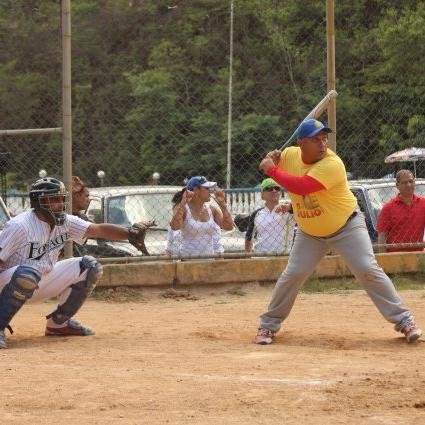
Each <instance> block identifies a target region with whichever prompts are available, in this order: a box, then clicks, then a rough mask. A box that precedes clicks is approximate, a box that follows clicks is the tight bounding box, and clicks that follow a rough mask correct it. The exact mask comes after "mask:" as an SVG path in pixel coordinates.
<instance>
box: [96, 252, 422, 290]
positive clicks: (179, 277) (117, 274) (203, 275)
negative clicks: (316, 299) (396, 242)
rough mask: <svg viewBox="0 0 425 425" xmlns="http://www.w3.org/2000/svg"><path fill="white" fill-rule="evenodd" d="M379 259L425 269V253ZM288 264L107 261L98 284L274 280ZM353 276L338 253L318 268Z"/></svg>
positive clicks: (320, 273) (403, 269)
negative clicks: (126, 262)
mask: <svg viewBox="0 0 425 425" xmlns="http://www.w3.org/2000/svg"><path fill="white" fill-rule="evenodd" d="M376 258H377V260H378V263H379V264H380V265H381V266H382V267H383V269H384V270H385V271H386V272H387V273H390V274H393V273H412V272H424V271H425V253H424V252H408V253H390V254H377V256H376ZM286 263H287V257H269V258H247V259H232V260H224V259H220V260H209V261H169V262H168V261H164V262H159V261H156V262H154V261H153V262H141V263H131V264H104V274H103V277H102V279H101V281H100V283H99V285H98V286H102V287H111V286H122V285H125V286H142V287H144V286H173V285H195V284H219V283H245V282H256V281H257V282H261V281H273V280H276V279H277V277H278V276H279V274H280V273H281V272H282V270H283V269H284V267H285V266H286ZM350 275H351V273H350V271H349V270H348V268H347V267H346V265H345V263H344V261H343V260H342V259H341V258H340V257H339V256H338V255H335V256H327V257H325V258H323V260H322V261H321V262H320V263H319V265H318V267H317V268H316V271H315V276H317V277H339V276H350Z"/></svg>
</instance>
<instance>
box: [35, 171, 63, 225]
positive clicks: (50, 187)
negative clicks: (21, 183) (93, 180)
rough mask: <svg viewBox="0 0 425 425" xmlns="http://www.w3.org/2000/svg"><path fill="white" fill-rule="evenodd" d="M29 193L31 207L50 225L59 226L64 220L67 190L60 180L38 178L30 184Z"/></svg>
mask: <svg viewBox="0 0 425 425" xmlns="http://www.w3.org/2000/svg"><path fill="white" fill-rule="evenodd" d="M29 195H30V202H31V208H34V210H35V211H37V212H40V213H41V214H42V215H43V217H44V218H45V219H46V220H47V221H48V222H49V223H50V224H51V225H52V226H61V225H62V224H63V223H64V222H65V218H66V212H65V211H66V203H67V192H66V188H65V185H64V184H63V183H62V182H61V181H60V180H58V179H54V178H52V177H44V178H43V179H39V180H37V181H36V182H35V183H34V184H33V185H32V186H31V190H30V193H29ZM52 206H54V208H53V209H52Z"/></svg>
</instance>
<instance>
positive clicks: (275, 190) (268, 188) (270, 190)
mask: <svg viewBox="0 0 425 425" xmlns="http://www.w3.org/2000/svg"><path fill="white" fill-rule="evenodd" d="M281 190H282V189H281V188H280V187H278V186H271V187H267V188H266V189H264V192H280V191H281Z"/></svg>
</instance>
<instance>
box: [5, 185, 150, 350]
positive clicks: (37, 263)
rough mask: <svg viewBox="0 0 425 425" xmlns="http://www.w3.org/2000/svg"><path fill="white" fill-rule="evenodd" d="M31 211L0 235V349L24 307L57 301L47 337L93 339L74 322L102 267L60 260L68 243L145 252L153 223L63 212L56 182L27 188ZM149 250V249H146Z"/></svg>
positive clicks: (61, 188)
mask: <svg viewBox="0 0 425 425" xmlns="http://www.w3.org/2000/svg"><path fill="white" fill-rule="evenodd" d="M29 196H30V201H31V208H32V209H31V210H30V211H25V212H23V213H21V214H19V215H17V216H16V217H14V218H12V219H11V220H10V221H8V222H7V223H6V225H5V227H4V229H3V231H2V232H1V234H0V349H1V348H7V342H6V336H5V329H6V328H7V329H9V331H10V332H11V333H12V328H11V327H10V322H11V320H12V318H13V317H14V316H15V314H16V313H17V312H18V311H19V310H20V309H21V307H22V306H23V305H24V304H25V303H26V302H29V303H36V302H39V303H41V302H43V301H46V300H48V299H50V298H53V297H58V299H59V304H58V306H57V308H56V309H55V310H54V311H53V312H51V313H50V314H48V315H47V316H46V319H47V323H46V330H45V335H48V336H70V335H78V336H85V335H93V334H94V332H93V331H92V330H91V329H90V328H88V327H86V326H84V325H82V324H81V323H79V322H78V321H77V320H75V319H74V315H75V314H76V313H77V312H78V310H79V309H80V308H81V306H82V305H83V303H84V302H85V300H86V299H87V297H88V296H89V295H90V293H91V292H92V291H93V289H94V287H95V286H96V283H97V282H98V280H99V279H100V277H101V276H102V266H101V264H100V263H99V262H98V261H97V260H96V259H95V258H93V257H91V256H88V255H84V256H82V257H73V258H68V259H65V260H62V261H58V257H59V252H60V250H61V249H62V247H63V246H64V244H65V242H66V241H68V240H72V241H76V242H77V243H80V244H81V243H83V241H84V240H85V239H87V238H103V239H111V240H125V239H128V240H129V241H130V242H131V243H132V244H133V245H135V246H136V247H137V248H138V249H140V250H142V251H146V247H145V244H144V237H145V233H146V230H147V229H148V227H149V226H151V225H152V224H153V223H137V224H135V225H133V226H132V227H130V228H126V227H122V226H117V225H114V224H106V223H103V224H94V223H90V222H88V221H85V220H82V219H81V218H79V217H76V216H74V215H70V214H66V212H65V211H66V203H67V197H68V194H67V193H66V190H65V185H64V184H63V183H62V182H61V181H59V180H57V179H54V178H51V177H45V178H43V179H40V180H37V181H36V182H35V183H34V184H33V185H32V187H31V190H30V193H29ZM146 252H147V251H146Z"/></svg>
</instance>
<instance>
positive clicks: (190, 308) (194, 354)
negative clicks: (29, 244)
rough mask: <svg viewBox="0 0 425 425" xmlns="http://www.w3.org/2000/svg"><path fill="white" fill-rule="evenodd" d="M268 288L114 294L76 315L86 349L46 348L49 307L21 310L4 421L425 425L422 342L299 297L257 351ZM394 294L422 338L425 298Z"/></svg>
mask: <svg viewBox="0 0 425 425" xmlns="http://www.w3.org/2000/svg"><path fill="white" fill-rule="evenodd" d="M271 288H272V287H271V286H267V287H261V286H258V285H254V284H252V285H247V286H246V287H243V288H241V289H238V288H233V289H229V287H227V288H220V289H207V288H203V289H197V290H192V292H190V293H188V292H174V293H173V292H170V291H159V290H143V291H142V293H141V294H142V295H141V296H139V297H138V299H137V302H126V303H122V302H117V300H119V297H118V298H117V294H118V295H119V292H117V293H114V292H113V291H112V292H110V293H109V296H108V293H107V297H106V298H107V300H106V301H105V300H104V301H99V300H90V301H88V302H87V303H86V305H85V306H84V307H83V309H82V311H81V313H80V315H79V319H80V320H81V321H84V323H87V324H90V325H91V326H93V328H94V329H95V330H96V335H95V336H92V337H83V338H79V337H69V338H55V337H50V338H48V337H44V336H43V329H44V318H43V317H44V315H45V314H47V313H48V312H50V311H51V310H52V308H53V306H54V305H53V304H52V303H47V304H43V305H34V306H33V305H28V306H25V307H24V309H23V311H21V312H20V314H19V315H18V316H17V317H16V319H15V320H14V323H13V326H14V330H15V334H14V335H13V336H11V337H10V338H9V346H10V349H9V350H2V351H0V360H1V369H0V380H1V381H0V382H1V391H0V395H1V404H0V417H1V423H2V424H4V425H6V424H19V425H23V424H37V425H38V424H57V423H60V424H80V425H86V424H149V425H150V424H167V423H168V424H211V425H212V424H226V425H229V424H278V423H279V424H297V425H298V424H318V425H321V424H344V425H347V424H391V425H393V424H397V425H403V424H406V425H407V424H409V425H411V424H424V423H425V368H424V363H425V341H419V342H417V343H415V344H411V345H408V344H406V343H405V342H404V340H403V339H402V338H401V337H400V336H399V334H397V333H395V332H394V331H393V330H392V327H391V325H390V324H388V323H387V322H385V321H384V320H383V319H382V318H381V317H380V316H379V314H378V312H377V311H376V309H375V308H374V306H373V305H372V303H371V301H370V300H369V298H368V297H367V296H366V295H365V294H364V292H363V291H349V292H344V293H330V294H329V293H327V294H306V293H303V294H301V295H300V296H299V298H298V300H297V303H296V305H295V307H294V310H293V313H292V315H291V316H290V318H289V320H288V322H287V324H286V327H285V331H284V332H281V333H280V334H279V335H278V337H277V340H276V344H274V345H272V346H256V345H254V344H252V342H251V341H252V338H253V336H254V333H255V328H256V325H257V318H258V315H259V314H260V313H261V312H263V310H264V307H265V305H266V303H267V301H268V299H269V296H270V291H271ZM401 294H402V297H403V299H404V300H405V302H406V304H407V305H408V306H409V307H410V308H412V309H413V310H414V311H415V313H416V317H417V319H418V321H419V322H420V323H421V324H422V326H425V309H424V304H425V290H418V291H402V292H401ZM121 295H123V294H121ZM124 295H125V294H124ZM130 295H131V294H130ZM124 298H125V297H124ZM108 299H109V300H113V301H108Z"/></svg>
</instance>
